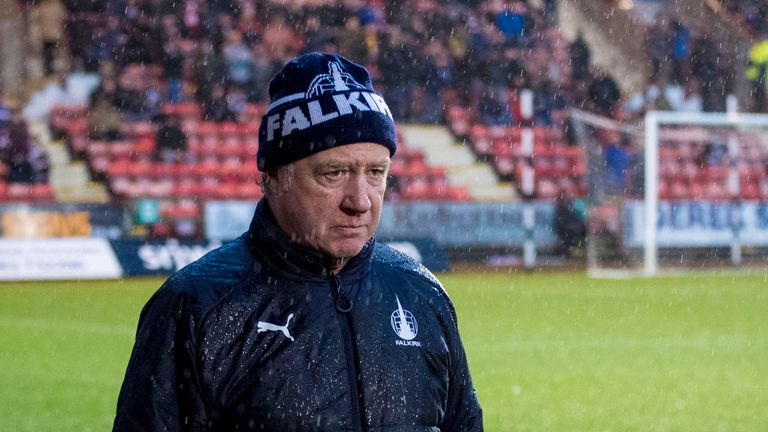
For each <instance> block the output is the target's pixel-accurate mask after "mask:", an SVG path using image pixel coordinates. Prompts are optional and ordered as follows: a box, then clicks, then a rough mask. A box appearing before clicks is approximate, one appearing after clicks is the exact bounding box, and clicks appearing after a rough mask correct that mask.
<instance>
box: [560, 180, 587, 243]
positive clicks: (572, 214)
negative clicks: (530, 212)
mask: <svg viewBox="0 0 768 432" xmlns="http://www.w3.org/2000/svg"><path fill="white" fill-rule="evenodd" d="M553 225H554V229H555V234H556V235H557V238H558V239H559V240H560V252H561V253H562V254H563V255H565V256H566V257H570V256H571V255H572V253H573V249H574V248H575V247H578V246H581V245H583V244H584V241H585V240H586V235H587V227H586V224H585V222H584V219H583V218H582V217H581V216H580V215H579V212H578V211H576V206H575V202H574V200H573V195H572V194H571V192H570V191H569V190H568V189H567V188H562V189H560V192H559V193H558V194H557V197H556V198H555V211H554V224H553Z"/></svg>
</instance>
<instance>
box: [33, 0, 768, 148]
mask: <svg viewBox="0 0 768 432" xmlns="http://www.w3.org/2000/svg"><path fill="white" fill-rule="evenodd" d="M29 3H30V4H31V5H32V6H31V7H30V9H29V13H30V18H31V19H33V20H37V21H38V22H39V23H40V25H39V28H40V29H41V31H40V35H39V36H40V38H41V42H42V54H43V66H44V70H45V71H46V73H49V74H53V73H59V74H61V73H70V72H86V73H94V74H98V76H99V85H98V88H96V90H95V91H94V92H93V93H92V94H91V96H90V101H89V107H90V109H89V116H88V123H89V133H90V135H91V137H93V138H98V139H106V140H111V139H119V138H120V130H121V125H122V124H123V123H124V122H130V121H134V120H157V119H158V118H159V115H160V114H161V112H162V106H163V105H164V104H167V103H179V102H197V103H199V104H200V105H201V106H202V107H203V111H202V112H203V114H202V118H201V119H202V120H210V121H217V122H225V121H234V120H238V119H240V118H242V117H243V116H244V113H245V111H246V109H247V107H248V106H249V105H252V104H263V103H265V101H267V100H268V99H269V98H268V94H267V92H268V83H269V80H270V78H271V77H272V76H273V74H274V73H275V72H276V71H277V70H278V69H279V67H280V66H281V65H282V64H283V63H284V62H285V61H286V60H288V59H289V58H291V57H294V56H296V55H299V54H301V53H304V52H309V51H334V52H339V53H341V54H343V55H345V56H347V57H349V58H350V59H352V60H354V61H356V62H358V63H362V64H364V65H366V66H367V67H368V68H369V70H370V71H371V73H372V75H373V77H374V81H375V85H376V87H377V89H378V90H379V91H380V92H382V93H383V94H384V96H385V99H386V100H387V102H388V103H389V105H390V107H391V109H392V111H393V114H394V115H395V117H396V118H397V119H398V120H399V121H406V122H408V121H412V122H426V123H434V122H444V121H445V114H446V108H447V107H450V106H456V105H458V106H463V107H468V108H469V110H470V112H472V113H473V116H474V118H473V121H475V122H479V123H483V124H486V125H512V124H520V123H521V122H527V123H529V124H532V125H535V126H552V125H554V126H564V125H565V124H566V122H567V113H566V108H568V107H579V108H584V109H587V110H590V111H593V112H597V113H599V114H602V115H605V116H609V117H613V118H617V119H625V118H631V117H633V116H638V115H640V114H642V112H644V110H646V109H649V108H656V109H669V110H687V111H723V110H724V109H725V99H726V95H727V94H729V93H731V92H732V90H733V89H732V87H733V85H734V84H733V82H732V81H733V76H734V73H736V72H735V71H734V66H733V62H731V61H727V60H729V59H728V58H727V57H726V56H724V55H723V53H722V52H720V49H719V46H718V44H717V43H716V41H715V40H713V39H712V38H710V36H709V35H707V34H695V33H694V32H693V31H691V30H689V29H688V28H686V27H685V25H683V24H682V23H681V22H679V21H675V20H673V19H668V18H666V17H660V19H659V20H657V23H656V24H655V25H654V26H652V27H650V28H648V31H647V35H648V36H647V39H646V42H647V53H648V60H649V62H648V65H647V68H648V71H647V77H648V83H649V84H648V86H647V87H646V88H645V89H642V90H640V91H638V92H636V93H632V94H625V93H623V92H622V90H621V88H620V85H619V83H618V82H617V81H616V79H615V78H614V77H612V76H611V75H610V74H609V73H608V72H607V71H604V70H601V69H599V68H595V67H593V65H592V60H591V49H590V46H589V44H588V43H587V42H586V41H585V38H584V37H583V35H581V34H579V35H577V37H576V38H574V39H573V40H568V39H566V38H565V37H564V36H563V34H562V33H561V32H560V30H559V28H558V25H557V24H558V23H557V19H556V17H557V9H556V8H557V6H556V5H557V2H555V1H539V2H528V1H526V0H469V1H458V0H411V1H407V0H389V1H383V0H302V1H298V0H295V1H276V0H273V1H256V0H179V1H175V2H167V1H162V0H90V1H87V2H83V1H77V0H37V1H32V2H29ZM534 3H535V4H534ZM721 3H722V4H723V6H724V7H725V8H727V9H729V10H731V11H733V12H734V13H739V14H743V16H744V17H745V22H747V23H749V25H750V27H751V28H753V29H754V30H755V31H757V32H763V31H764V30H765V29H763V28H762V26H764V25H765V24H764V23H765V20H764V19H763V18H761V17H764V15H765V14H764V12H765V10H766V6H765V3H766V2H753V1H738V0H735V1H727V0H722V1H721ZM606 7H609V6H606ZM767 47H768V46H767ZM766 53H767V54H768V50H767V51H766ZM766 62H767V63H768V55H767V56H766ZM764 75H765V67H764V65H761V66H760V68H759V69H758V72H757V78H755V80H754V81H755V82H756V83H757V84H756V86H760V85H762V86H763V87H764ZM523 90H526V92H525V93H526V94H530V95H532V100H530V101H527V102H528V106H530V109H531V110H532V114H526V115H523V114H522V113H521V112H520V110H521V105H523V104H521V98H522V97H523ZM528 90H530V92H527V91H528ZM757 93H759V94H756V95H755V98H756V99H755V103H754V104H753V105H754V106H755V107H757V108H758V109H762V108H764V106H765V104H764V103H763V101H762V100H759V98H760V97H762V98H764V94H765V92H764V91H762V92H757ZM168 121H170V123H173V119H166V118H159V122H158V125H159V126H158V127H161V128H162V127H166V126H167V125H168ZM170 126H171V127H174V126H175V125H174V124H171V125H170Z"/></svg>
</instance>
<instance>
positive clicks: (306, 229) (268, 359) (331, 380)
mask: <svg viewBox="0 0 768 432" xmlns="http://www.w3.org/2000/svg"><path fill="white" fill-rule="evenodd" d="M270 97H271V101H272V102H271V104H270V106H269V110H268V112H267V114H266V115H265V116H264V118H263V120H262V124H261V129H260V135H259V139H260V147H259V152H258V164H259V167H260V168H261V170H262V171H263V172H264V173H265V174H264V178H263V188H264V192H265V198H264V200H262V201H261V202H260V203H259V205H258V207H257V209H256V213H255V215H254V218H253V221H252V223H251V226H250V228H249V230H248V232H246V233H245V234H244V235H242V236H241V237H240V238H238V239H237V240H235V241H232V242H230V243H228V244H226V245H224V246H222V247H221V248H219V249H217V250H215V251H213V252H211V253H209V254H208V255H206V256H205V257H203V258H201V259H200V260H199V261H197V262H195V263H193V264H190V265H189V266H187V267H185V268H184V269H182V270H181V271H179V272H178V273H177V274H175V275H174V276H172V277H171V278H170V279H169V280H168V281H167V282H166V283H165V284H164V285H163V287H161V288H160V290H159V291H158V292H157V293H156V294H155V295H154V296H153V297H152V299H150V301H149V302H148V303H147V305H146V306H145V308H144V310H143V311H142V314H141V319H140V322H139V330H138V334H137V337H136V345H135V347H134V350H133V354H132V356H131V360H130V363H129V365H128V371H127V373H126V377H125V381H124V383H123V388H122V391H121V393H120V398H119V401H118V408H117V418H116V420H115V427H114V429H115V430H118V431H129V430H131V431H133V430H136V431H138V430H142V431H143V430H152V431H159V430H174V431H175V430H190V431H198V430H207V431H219V430H220V431H233V430H266V431H299V430H301V431H305V430H306V431H393V432H394V431H480V430H482V412H481V409H480V406H479V404H478V401H477V398H476V395H475V391H474V389H473V386H472V381H471V378H470V374H469V370H468V368H467V363H466V358H465V355H464V349H463V347H462V343H461V339H460V337H459V332H458V328H457V323H456V314H455V312H454V309H453V306H452V304H451V302H450V300H449V299H448V296H447V295H446V293H445V291H444V290H443V288H442V287H441V285H440V283H439V282H438V281H437V280H436V279H435V278H434V276H432V275H431V274H430V273H429V272H428V271H427V270H426V269H425V268H424V267H422V266H420V265H419V264H418V263H416V262H414V261H413V260H411V259H410V258H408V257H406V256H405V255H403V254H400V253H398V252H396V251H395V250H393V249H390V248H388V247H387V246H384V245H382V244H379V243H376V242H375V241H374V239H373V234H374V232H375V230H376V227H377V225H378V222H379V217H380V214H381V206H382V202H383V198H384V191H385V188H386V178H387V174H388V169H389V164H390V157H391V156H392V155H393V154H394V153H395V150H396V146H397V143H396V136H395V125H394V122H393V120H392V117H391V113H390V112H389V108H388V107H387V105H386V103H385V102H384V100H383V99H382V98H381V96H380V95H378V94H377V93H375V92H374V90H373V87H372V85H371V81H370V77H369V76H368V73H367V71H366V70H365V68H363V67H362V66H359V65H357V64H354V63H352V62H350V61H348V60H347V59H345V58H343V57H340V56H337V55H332V54H317V53H312V54H307V55H304V56H301V57H298V58H296V59H294V60H292V61H290V62H289V63H288V64H286V65H285V66H284V67H283V69H282V70H281V71H280V72H279V73H278V74H277V75H276V76H275V78H274V79H273V80H272V82H271V84H270Z"/></svg>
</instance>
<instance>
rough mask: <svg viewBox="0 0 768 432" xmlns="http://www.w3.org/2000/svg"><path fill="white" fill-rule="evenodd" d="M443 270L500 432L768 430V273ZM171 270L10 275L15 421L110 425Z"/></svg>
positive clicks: (9, 355) (32, 425) (2, 321)
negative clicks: (649, 275) (146, 311)
mask: <svg viewBox="0 0 768 432" xmlns="http://www.w3.org/2000/svg"><path fill="white" fill-rule="evenodd" d="M440 278H441V280H442V281H443V283H444V284H445V286H446V289H447V290H448V291H449V293H450V295H451V297H452V298H453V300H454V303H455V304H456V308H457V311H458V314H459V321H460V326H461V329H462V334H463V338H464V343H465V346H466V350H467V355H468V357H469V362H470V366H471V368H472V371H473V377H474V380H475V386H476V387H477V391H478V394H479V397H480V401H481V403H482V405H483V408H484V412H485V424H486V430H488V431H512V430H519V431H758V430H768V410H766V407H767V406H768V274H763V273H761V274H753V275H727V274H715V273H707V274H701V275H697V276H686V277H676V278H655V279H635V280H620V281H617V280H611V281H606V280H590V279H587V278H586V277H585V276H584V275H582V274H579V273H551V274H539V273H534V274H514V273H513V274H506V273H504V274H502V273H488V274H482V273H459V274H447V275H442V276H440ZM159 284H160V280H158V279H134V280H122V281H96V282H80V283H78V282H45V283H39V282H38V283H3V284H0V430H8V431H105V430H109V429H110V427H111V422H112V418H113V416H114V406H115V400H116V398H117V393H118V390H119V387H120V382H121V380H122V375H123V372H124V370H125V365H126V363H127V361H128V355H129V353H130V349H131V346H132V343H133V337H134V331H135V326H136V320H137V318H138V313H139V310H140V309H141V306H142V305H143V304H144V302H145V301H146V300H147V298H148V297H149V296H150V295H151V293H152V292H153V291H154V290H155V289H156V288H157V287H158V286H159Z"/></svg>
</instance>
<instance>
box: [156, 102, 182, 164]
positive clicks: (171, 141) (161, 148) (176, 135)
mask: <svg viewBox="0 0 768 432" xmlns="http://www.w3.org/2000/svg"><path fill="white" fill-rule="evenodd" d="M155 123H156V124H157V132H156V133H155V152H156V155H155V156H156V158H157V159H159V160H160V161H162V162H165V163H175V162H184V161H185V156H186V152H187V137H186V135H185V134H184V131H182V130H181V125H180V122H179V118H178V117H177V116H175V115H164V114H160V115H158V116H156V117H155Z"/></svg>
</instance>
